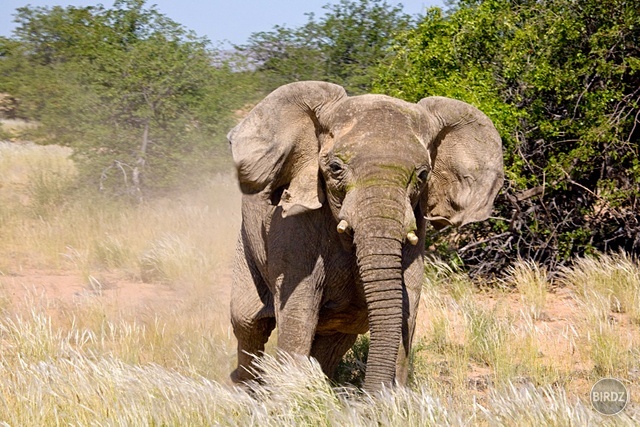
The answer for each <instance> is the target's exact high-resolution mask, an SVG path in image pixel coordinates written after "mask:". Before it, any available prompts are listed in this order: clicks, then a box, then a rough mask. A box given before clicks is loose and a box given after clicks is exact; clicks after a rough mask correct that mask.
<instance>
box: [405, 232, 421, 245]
mask: <svg viewBox="0 0 640 427" xmlns="http://www.w3.org/2000/svg"><path fill="white" fill-rule="evenodd" d="M407 240H408V241H409V243H411V244H412V245H413V246H415V245H417V244H418V236H416V233H414V232H413V231H410V232H408V233H407Z"/></svg>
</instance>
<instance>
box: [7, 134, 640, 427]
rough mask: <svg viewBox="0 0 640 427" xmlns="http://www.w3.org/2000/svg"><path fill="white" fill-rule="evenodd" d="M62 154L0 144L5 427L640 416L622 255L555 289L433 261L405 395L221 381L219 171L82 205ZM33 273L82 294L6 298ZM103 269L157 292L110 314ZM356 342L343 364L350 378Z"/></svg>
mask: <svg viewBox="0 0 640 427" xmlns="http://www.w3.org/2000/svg"><path fill="white" fill-rule="evenodd" d="M68 154H69V153H68V151H65V150H62V149H59V148H55V147H48V148H38V147H35V146H15V145H9V144H3V145H0V184H2V185H1V186H0V236H2V238H0V425H9V426H21V425H60V424H63V425H289V424H291V425H345V426H365V425H415V426H422V425H498V426H500V425H505V426H511V425H524V426H539V425H551V426H566V425H629V426H631V425H638V424H639V423H640V409H639V407H638V403H637V402H638V401H637V396H639V395H640V387H639V385H638V384H639V383H640V331H639V330H638V322H639V313H640V307H639V306H638V301H640V296H639V295H640V294H639V293H640V280H639V278H640V265H639V263H638V260H637V259H635V258H632V257H630V256H628V255H626V254H610V255H602V256H600V257H599V258H598V259H595V258H585V259H579V260H576V264H575V266H574V267H572V268H568V269H566V270H565V271H564V272H563V275H562V279H561V281H560V283H558V285H559V286H556V287H554V289H560V290H559V291H552V290H551V289H552V288H551V287H550V283H549V278H548V277H547V275H546V273H545V272H544V271H543V270H541V269H540V268H539V267H538V266H536V265H535V264H532V263H528V262H524V261H522V262H519V263H518V264H516V266H515V267H514V269H513V270H511V271H509V272H505V276H504V285H505V286H504V287H503V288H500V289H494V290H491V291H486V290H485V291H480V290H478V289H477V288H476V287H475V286H474V284H473V283H472V282H471V281H470V280H469V278H468V277H467V276H466V275H465V274H464V273H462V272H460V271H456V270H454V269H452V268H450V267H448V266H446V265H445V264H442V263H439V262H437V261H429V262H428V263H427V268H426V272H427V275H426V277H427V279H426V281H425V287H424V292H423V296H422V301H421V305H422V307H421V313H420V315H419V321H418V327H417V331H416V340H415V342H416V346H415V351H414V354H413V372H412V375H411V386H410V388H406V389H405V388H398V389H393V390H386V391H385V392H383V393H381V394H379V395H375V396H368V395H364V394H362V393H361V392H359V391H358V390H356V389H355V388H344V387H336V386H335V385H332V384H329V383H328V382H327V381H326V380H325V378H324V377H323V375H322V373H321V370H320V368H319V366H318V365H317V363H315V362H314V361H312V360H307V359H304V358H297V357H291V356H286V355H281V356H280V357H279V358H275V357H271V356H269V357H266V358H265V359H264V360H263V361H262V362H260V366H259V367H258V370H259V372H261V375H262V377H263V383H262V384H254V385H253V386H252V388H251V389H250V390H249V391H247V390H242V389H238V388H234V387H232V386H231V385H230V384H229V382H228V380H227V375H228V373H229V372H230V371H231V368H232V366H233V363H234V358H235V340H234V339H233V337H232V334H231V333H230V329H229V321H228V315H227V310H228V305H227V304H228V293H229V292H230V289H229V275H230V273H229V271H230V270H229V265H230V263H231V258H232V254H233V250H234V243H235V238H236V233H237V229H238V226H239V197H238V193H237V190H236V186H235V183H234V181H233V179H232V177H231V176H227V175H220V176H218V177H214V178H212V179H208V180H203V185H202V187H201V188H199V189H197V190H196V191H194V192H193V193H191V194H177V195H174V197H171V198H166V199H163V200H156V201H153V202H148V203H146V204H144V205H140V206H131V205H127V204H120V203H113V202H109V201H107V200H104V199H100V198H94V199H92V200H81V199H78V198H73V197H68V194H67V192H66V189H67V188H69V187H70V186H73V185H74V177H75V172H74V169H73V164H72V163H71V161H70V160H69V159H68ZM34 171H35V172H34ZM34 188H38V190H37V191H36V190H34ZM37 192H42V193H44V194H45V195H46V194H48V193H51V194H50V196H51V197H48V196H43V197H39V196H38V197H37V196H35V194H36V193H37ZM41 269H48V270H51V269H55V270H57V271H67V272H68V271H72V272H73V274H74V275H75V276H77V277H79V278H80V280H81V283H83V284H84V287H85V290H86V294H85V293H83V294H82V295H81V297H78V298H75V297H74V299H72V300H67V301H65V300H62V299H56V298H51V297H47V296H46V295H43V294H42V293H40V291H39V290H38V289H36V290H34V291H30V292H23V297H22V298H18V299H16V296H15V295H13V294H12V292H14V291H15V289H16V287H15V286H12V284H13V283H14V282H15V281H16V280H18V279H19V280H22V281H24V280H29V277H30V276H29V272H30V271H40V270H41ZM114 276H115V277H117V278H118V279H119V280H120V279H122V280H121V281H120V282H118V283H125V285H122V284H121V285H120V286H126V287H128V290H129V291H130V290H132V289H133V290H135V289H136V288H135V287H136V286H138V287H142V286H143V285H146V286H153V289H156V290H157V295H156V298H155V299H154V300H153V301H152V302H149V303H145V304H124V303H119V304H113V303H112V302H110V300H109V299H108V298H107V295H108V294H109V292H117V291H118V290H114V289H112V288H110V286H112V285H111V283H112V281H113V277H114ZM143 282H147V283H146V284H145V283H143ZM149 282H150V283H152V285H149V284H148V283H149ZM26 285H29V283H28V282H27V283H26ZM514 289H515V291H514ZM120 291H124V289H120ZM131 295H135V292H133V293H131ZM161 295H166V297H162V296H161ZM358 345H359V346H360V347H366V340H364V341H359V344H358ZM361 350H362V348H358V349H356V351H354V355H352V357H350V358H349V360H348V361H347V363H353V364H354V366H355V368H354V369H352V370H351V371H350V372H355V373H356V375H357V373H358V372H361V371H362V366H361V365H360V364H361V361H360V360H359V359H358V358H359V357H361V355H360V353H361ZM271 353H273V351H271ZM356 353H357V354H356ZM348 368H349V367H348V366H347V367H346V370H347V371H349V369H348ZM602 376H615V377H617V378H619V379H621V380H622V381H623V382H624V383H625V384H626V385H627V388H628V389H629V391H630V393H631V396H632V400H631V403H630V404H629V405H628V407H627V409H626V410H625V412H624V413H622V414H621V415H618V416H614V417H605V416H602V415H599V414H598V413H597V412H595V411H594V410H593V409H592V408H591V406H590V404H589V400H588V391H589V388H590V386H591V385H592V384H593V383H595V381H596V380H597V379H599V378H601V377H602Z"/></svg>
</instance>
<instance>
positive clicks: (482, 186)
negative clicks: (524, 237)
mask: <svg viewBox="0 0 640 427" xmlns="http://www.w3.org/2000/svg"><path fill="white" fill-rule="evenodd" d="M418 105H420V106H421V107H422V108H424V109H425V110H426V111H427V114H428V116H429V117H430V118H431V120H430V126H429V133H430V141H429V143H428V147H427V149H428V150H429V154H430V156H431V167H432V171H431V176H430V178H429V181H428V182H427V197H426V203H425V205H426V206H424V208H425V213H426V216H427V219H429V220H430V221H431V223H432V224H433V225H434V226H436V227H439V226H441V225H444V224H446V223H448V224H453V225H456V226H460V225H464V224H467V223H469V222H474V221H482V220H485V219H487V218H488V217H489V215H490V214H491V209H492V206H493V201H494V199H495V197H496V194H497V193H498V191H499V190H500V188H501V187H502V183H503V180H504V172H503V163H502V141H501V138H500V135H499V134H498V131H497V130H496V128H495V127H494V125H493V123H492V122H491V120H490V119H489V117H487V116H486V115H485V114H484V113H482V112H481V111H480V110H478V109H477V108H475V107H473V106H472V105H469V104H467V103H465V102H462V101H458V100H455V99H451V98H444V97H438V96H433V97H429V98H424V99H422V100H421V101H420V102H419V103H418Z"/></svg>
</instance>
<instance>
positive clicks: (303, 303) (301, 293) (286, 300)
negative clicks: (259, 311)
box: [275, 274, 322, 356]
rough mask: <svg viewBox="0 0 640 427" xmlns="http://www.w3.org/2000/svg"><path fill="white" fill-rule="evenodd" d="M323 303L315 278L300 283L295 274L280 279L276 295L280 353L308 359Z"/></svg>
mask: <svg viewBox="0 0 640 427" xmlns="http://www.w3.org/2000/svg"><path fill="white" fill-rule="evenodd" d="M321 299H322V292H321V290H320V289H319V286H318V285H317V283H316V281H314V280H312V277H307V278H305V279H303V280H301V281H299V282H298V281H297V280H296V277H295V275H292V274H289V275H287V274H282V275H280V276H279V277H278V279H277V284H276V295H275V301H276V304H275V309H276V310H275V311H276V324H277V326H278V349H280V350H282V351H285V352H287V353H293V354H301V355H304V356H309V354H310V353H311V346H312V344H313V338H314V336H315V332H316V327H317V325H318V313H319V312H320V302H321Z"/></svg>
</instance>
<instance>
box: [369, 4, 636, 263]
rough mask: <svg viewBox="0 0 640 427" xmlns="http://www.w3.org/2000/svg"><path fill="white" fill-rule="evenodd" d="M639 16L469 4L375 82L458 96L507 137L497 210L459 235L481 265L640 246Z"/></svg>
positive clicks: (614, 10) (402, 43)
mask: <svg viewBox="0 0 640 427" xmlns="http://www.w3.org/2000/svg"><path fill="white" fill-rule="evenodd" d="M638 22H640V12H639V11H638V8H637V7H635V6H634V5H632V4H631V3H629V2H624V1H618V0H607V1H595V0H579V1H570V0H561V1H529V0H522V1H517V2H512V1H506V0H487V1H471V0H465V1H460V2H458V3H457V4H455V5H454V7H453V9H451V11H449V13H447V14H443V13H442V12H441V11H440V10H439V9H431V10H430V11H429V12H428V13H427V15H426V16H425V18H424V19H423V20H422V22H420V23H419V24H418V25H417V27H416V28H415V29H413V30H412V31H410V32H409V33H407V34H404V35H402V36H401V37H399V38H397V39H396V43H395V44H394V45H393V47H392V52H393V54H392V56H391V57H390V58H389V59H388V60H387V61H386V62H385V63H384V64H383V65H382V66H381V67H380V68H379V75H380V77H379V79H378V80H377V82H376V84H375V85H374V87H375V90H376V91H379V92H385V93H389V94H391V95H395V96H399V97H401V98H404V99H407V100H410V101H417V100H419V99H420V98H422V97H425V96H430V95H443V96H450V97H453V98H458V99H461V100H464V101H466V102H469V103H471V104H473V105H476V106H477V107H478V108H480V109H481V110H482V111H484V112H485V113H486V114H487V115H488V116H489V117H490V118H491V119H492V120H493V121H494V123H495V124H496V127H497V128H498V130H499V132H500V134H501V135H502V138H503V143H504V149H505V153H504V156H505V167H506V177H507V182H506V186H505V189H504V191H503V194H502V195H500V196H499V198H498V200H497V206H496V207H497V211H498V213H499V216H500V217H502V218H503V219H502V220H495V221H491V222H488V223H486V224H481V225H475V226H472V227H469V228H467V229H466V230H463V231H462V232H461V234H460V235H459V236H457V239H459V240H458V242H459V243H460V247H461V248H462V250H461V255H462V257H463V259H464V261H465V262H466V263H467V265H470V266H472V267H474V269H475V272H477V273H488V272H497V271H499V270H501V269H502V268H504V266H505V264H507V263H509V262H510V260H513V259H516V256H515V255H516V254H518V255H521V256H522V257H524V258H528V259H533V260H537V261H542V262H544V263H545V264H547V265H550V266H553V265H556V264H562V263H564V262H565V261H566V260H568V259H569V258H570V257H572V256H575V255H579V254H585V253H591V252H593V250H594V249H599V250H610V249H615V248H624V249H626V250H627V251H636V252H637V251H638V250H640V237H639V236H640V218H639V217H640V215H639V214H638V212H639V211H640V168H639V166H638V164H639V160H638V159H639V154H640V149H639V144H638V139H639V136H640V126H638V117H639V114H640V113H639V111H640V106H639V101H638V99H639V98H638V96H639V94H640V89H639V88H640V74H639V73H638V63H639V58H640V49H639V48H638V46H640V26H639V25H638ZM526 190H530V191H526ZM451 238H452V234H451V233H443V234H442V235H438V236H434V238H433V239H434V240H435V242H436V245H437V243H438V242H442V241H443V240H444V241H446V240H448V239H451Z"/></svg>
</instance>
